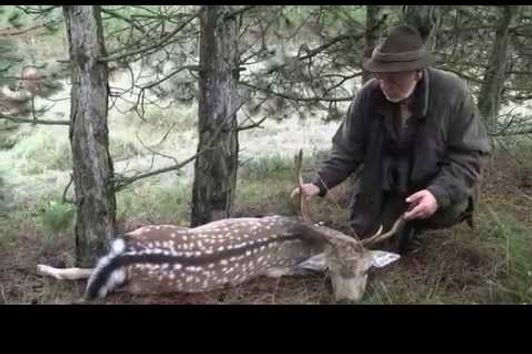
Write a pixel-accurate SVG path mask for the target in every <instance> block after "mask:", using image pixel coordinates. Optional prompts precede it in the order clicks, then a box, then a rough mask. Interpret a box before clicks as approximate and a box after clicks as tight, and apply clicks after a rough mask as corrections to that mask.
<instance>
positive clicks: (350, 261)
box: [38, 152, 404, 302]
mask: <svg viewBox="0 0 532 354" xmlns="http://www.w3.org/2000/svg"><path fill="white" fill-rule="evenodd" d="M301 160H302V153H301V152H300V153H299V156H297V157H296V171H297V173H296V175H297V176H298V184H299V187H301V183H302V179H301V173H300V169H301ZM299 198H300V199H299V201H300V210H301V216H300V217H287V216H280V215H273V216H266V217H261V218H244V217H243V218H230V219H223V220H218V221H213V222H210V223H208V224H205V225H202V226H199V227H195V228H185V227H179V226H174V225H149V226H143V227H141V228H139V229H136V230H134V231H131V232H128V233H126V234H124V235H122V236H121V237H119V238H117V239H115V240H114V241H113V242H112V243H111V245H110V250H109V253H108V254H107V255H106V256H104V257H103V258H101V259H100V260H99V262H98V264H97V265H96V267H95V268H94V269H80V268H67V269H58V268H52V267H48V266H46V265H38V271H39V272H40V273H41V274H43V275H48V276H53V277H55V278H57V279H84V278H85V279H86V278H88V283H87V287H86V292H85V298H86V299H93V298H96V297H100V298H103V297H105V296H106V294H107V293H108V292H110V291H112V290H114V289H116V288H120V289H121V290H124V291H126V292H130V293H133V294H161V293H173V292H188V293H194V292H205V291H209V290H213V289H216V288H220V287H222V286H225V285H226V284H230V285H237V284H241V283H244V282H246V281H248V280H250V279H252V278H255V277H258V276H261V275H263V276H269V277H280V276H283V275H288V274H294V273H295V274H297V273H299V272H301V271H305V270H309V269H310V270H318V271H325V270H327V269H328V270H329V272H330V278H331V282H332V288H333V293H334V298H335V300H336V301H342V300H347V301H355V302H356V301H359V300H360V299H361V298H362V296H363V294H364V291H365V288H366V282H367V275H368V271H369V269H370V268H371V267H372V266H375V267H378V268H380V267H383V266H385V265H387V264H389V263H391V262H393V261H395V260H397V259H398V258H399V255H396V254H394V253H389V252H384V251H372V250H368V249H367V247H368V246H369V245H372V244H375V243H377V242H379V241H382V240H384V239H386V238H388V237H390V236H392V235H393V234H394V233H395V232H396V231H397V230H398V228H400V227H402V225H403V223H404V221H403V219H402V217H400V218H399V219H398V220H397V221H396V222H395V224H394V226H393V227H392V229H391V230H390V231H388V232H386V233H384V234H382V233H381V231H382V228H381V229H379V231H378V232H377V233H376V234H375V235H373V236H371V237H369V238H367V239H364V240H357V239H356V238H353V237H351V236H348V235H345V234H343V233H341V232H339V231H337V230H334V229H332V228H329V227H325V226H320V225H317V224H313V223H312V222H311V221H310V218H309V217H308V215H307V212H306V207H305V202H304V199H303V196H302V195H301V193H300V197H299Z"/></svg>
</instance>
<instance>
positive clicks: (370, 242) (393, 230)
mask: <svg viewBox="0 0 532 354" xmlns="http://www.w3.org/2000/svg"><path fill="white" fill-rule="evenodd" d="M405 223H406V220H405V218H404V217H403V215H401V216H399V218H398V219H397V220H396V221H395V223H394V224H393V226H392V228H391V229H390V230H389V231H388V232H386V233H384V234H381V232H382V225H381V227H380V228H379V231H377V233H376V234H375V235H373V236H371V237H369V238H366V239H364V240H361V241H360V242H361V243H362V245H364V246H370V245H373V244H375V243H377V242H381V241H383V240H385V239H387V238H389V237H391V236H393V235H394V234H395V233H396V232H397V231H399V230H400V229H401V228H402V227H403V226H404V224H405Z"/></svg>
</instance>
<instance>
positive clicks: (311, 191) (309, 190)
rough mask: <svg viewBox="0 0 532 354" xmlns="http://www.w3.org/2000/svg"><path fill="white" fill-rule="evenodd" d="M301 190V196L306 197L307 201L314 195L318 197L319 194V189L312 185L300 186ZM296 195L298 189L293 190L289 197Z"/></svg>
mask: <svg viewBox="0 0 532 354" xmlns="http://www.w3.org/2000/svg"><path fill="white" fill-rule="evenodd" d="M301 189H302V190H303V196H304V197H306V198H307V199H308V198H310V197H313V196H315V195H318V193H320V189H319V188H318V186H317V185H315V184H314V183H306V184H304V185H302V186H301ZM298 194H299V187H297V188H296V189H294V190H293V191H292V194H291V195H290V196H291V197H292V198H294V197H295V196H296V195H298Z"/></svg>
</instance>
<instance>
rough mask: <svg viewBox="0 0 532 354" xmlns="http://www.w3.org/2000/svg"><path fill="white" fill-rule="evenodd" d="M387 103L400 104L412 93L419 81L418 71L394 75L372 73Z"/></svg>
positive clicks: (419, 74)
mask: <svg viewBox="0 0 532 354" xmlns="http://www.w3.org/2000/svg"><path fill="white" fill-rule="evenodd" d="M373 75H374V76H375V79H377V81H378V82H379V86H380V88H381V90H382V92H383V93H384V96H385V97H386V99H387V100H388V101H391V102H400V101H402V100H404V99H406V98H408V97H410V95H411V94H412V93H413V92H414V89H415V88H416V84H417V82H418V81H419V80H420V79H421V75H422V74H421V72H420V71H401V72H395V73H373Z"/></svg>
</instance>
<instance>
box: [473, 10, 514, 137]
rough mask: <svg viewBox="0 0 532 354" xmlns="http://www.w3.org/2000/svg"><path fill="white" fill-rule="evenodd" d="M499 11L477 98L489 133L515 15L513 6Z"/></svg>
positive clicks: (496, 114) (497, 101)
mask: <svg viewBox="0 0 532 354" xmlns="http://www.w3.org/2000/svg"><path fill="white" fill-rule="evenodd" d="M500 10H501V16H500V21H499V23H498V25H497V29H496V32H495V40H494V41H493V46H492V49H491V53H490V56H489V60H488V66H487V68H486V71H485V73H484V80H483V83H482V86H481V88H480V94H479V96H478V109H479V111H480V114H481V115H482V116H483V117H484V119H485V122H486V125H487V126H488V129H489V130H490V131H493V130H494V129H495V125H496V123H497V116H498V113H499V109H500V106H501V96H502V90H503V88H504V82H505V81H506V78H507V73H506V66H507V63H508V54H507V53H508V46H509V43H510V37H511V33H510V24H511V22H512V18H513V17H514V16H515V14H516V13H517V8H516V7H515V6H504V7H502V8H501V9H500Z"/></svg>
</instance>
